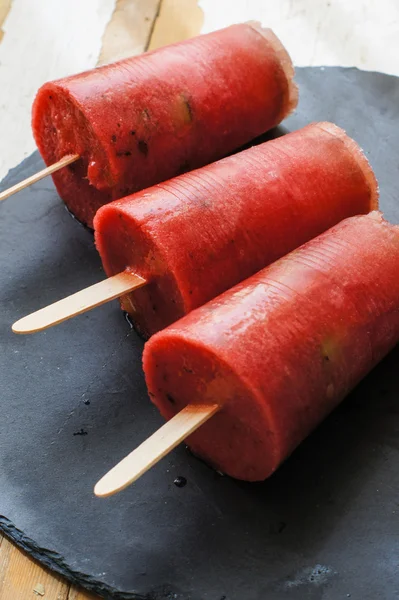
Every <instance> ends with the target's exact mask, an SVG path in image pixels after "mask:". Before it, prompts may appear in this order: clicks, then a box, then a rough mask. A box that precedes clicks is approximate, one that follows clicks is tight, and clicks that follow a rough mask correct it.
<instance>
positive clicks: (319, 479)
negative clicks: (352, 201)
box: [0, 68, 399, 600]
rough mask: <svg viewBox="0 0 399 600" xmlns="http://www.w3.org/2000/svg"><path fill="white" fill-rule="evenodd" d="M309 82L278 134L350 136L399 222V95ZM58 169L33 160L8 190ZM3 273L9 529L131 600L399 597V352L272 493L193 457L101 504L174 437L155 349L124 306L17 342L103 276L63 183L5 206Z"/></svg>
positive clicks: (350, 77)
mask: <svg viewBox="0 0 399 600" xmlns="http://www.w3.org/2000/svg"><path fill="white" fill-rule="evenodd" d="M297 80H298V82H299V85H300V91H301V100H300V105H299V109H298V111H297V114H296V115H294V116H293V117H291V118H290V119H289V120H288V121H287V122H286V123H285V124H284V128H285V129H284V128H280V130H279V131H278V132H275V133H282V132H283V131H284V130H287V129H296V128H299V127H301V126H302V125H305V124H306V123H307V122H309V121H314V120H321V119H329V120H332V121H335V122H337V124H339V125H341V126H343V127H344V128H346V129H347V131H348V133H349V134H350V135H353V136H354V137H355V138H356V139H357V140H358V141H359V143H360V144H361V145H362V146H363V147H364V149H365V151H366V153H367V155H368V156H369V158H370V160H371V163H372V165H373V166H374V168H375V170H376V173H377V176H378V177H379V180H380V187H381V207H382V209H383V210H384V211H385V214H386V216H387V217H388V218H389V219H390V220H392V221H394V222H399V203H398V197H397V181H398V180H399V161H398V150H399V141H398V140H399V125H398V123H399V119H398V116H399V115H398V113H399V80H398V79H396V78H394V77H389V76H387V75H381V74H373V73H364V72H360V71H357V70H355V69H349V70H346V69H341V68H325V69H324V70H322V69H316V68H314V69H311V68H305V69H299V70H298V75H297ZM40 165H41V161H40V159H39V158H38V156H37V155H36V154H35V155H33V156H32V157H30V158H29V159H27V160H26V161H25V162H24V163H22V165H20V166H19V167H17V168H16V169H15V170H14V171H13V172H11V173H10V174H9V176H8V178H7V180H6V181H4V182H3V184H2V185H3V187H6V186H8V185H10V184H12V183H15V182H16V181H18V180H20V179H21V178H23V177H24V176H26V175H28V174H31V173H33V172H34V171H36V170H37V169H38V168H39V166H40ZM0 260H1V268H0V298H1V306H2V309H1V312H0V340H1V341H0V343H1V361H0V382H1V383H0V386H1V394H0V409H1V419H0V450H1V451H0V515H3V516H1V517H0V528H1V529H2V530H3V531H5V532H7V534H8V535H10V536H11V537H12V538H13V539H14V540H15V541H16V542H17V544H19V545H20V546H22V547H24V548H25V549H27V550H28V552H29V553H30V554H32V555H33V556H35V557H36V558H38V559H39V560H40V561H41V562H42V563H44V564H46V565H48V566H50V567H51V568H53V569H55V570H57V571H59V572H60V573H62V574H64V575H66V576H67V577H68V578H69V579H70V580H72V581H74V582H79V583H80V584H82V585H83V586H85V587H87V588H89V589H92V590H95V591H97V592H100V593H102V594H104V595H108V596H109V595H112V597H113V598H117V599H121V598H123V599H125V598H142V599H144V598H145V599H146V600H150V599H152V600H155V599H157V600H159V599H163V600H166V599H167V600H172V599H176V600H222V598H223V599H225V600H243V599H244V598H245V600H264V599H265V598H267V600H286V599H288V600H299V599H300V600H303V599H304V598H309V599H311V600H321V599H323V600H337V599H338V598H346V597H349V596H348V594H351V596H350V598H351V600H360V599H361V600H375V598H379V600H393V598H396V597H397V595H398V594H399V588H398V577H397V573H398V570H397V569H398V551H399V542H398V540H399V526H398V514H399V513H398V511H399V507H398V498H399V475H398V469H397V465H398V460H399V441H398V439H399V437H398V431H399V401H398V398H399V377H398V375H397V361H398V358H399V352H398V351H395V352H393V353H392V354H391V355H390V356H389V357H388V358H387V359H386V360H385V361H384V363H382V364H381V365H380V366H379V367H378V368H377V369H376V370H375V371H374V372H373V373H372V374H371V376H369V377H368V378H367V380H365V381H364V382H363V383H362V384H361V385H360V387H359V388H358V389H357V390H356V391H355V393H353V394H352V395H351V397H350V398H348V399H347V400H346V401H345V402H344V403H343V404H342V406H341V407H340V408H339V409H338V410H337V411H336V412H334V413H333V414H332V415H331V416H330V417H329V418H328V419H327V420H326V421H325V423H324V424H323V425H322V426H321V427H319V428H318V430H317V431H316V432H315V433H314V434H313V435H312V436H310V437H309V438H308V439H307V440H306V441H305V442H304V443H303V444H302V445H301V447H300V448H299V449H298V450H297V451H296V452H295V453H294V454H293V456H292V457H291V458H290V459H289V460H288V461H287V462H286V463H285V465H284V466H283V467H282V468H281V469H279V471H278V472H277V473H276V474H275V475H274V476H273V477H272V478H271V479H269V480H268V481H266V482H265V483H262V484H252V485H250V484H244V483H238V482H235V481H233V480H231V479H229V478H227V477H221V476H220V475H218V474H216V473H214V472H213V471H212V470H210V469H209V468H208V467H207V466H206V465H204V464H202V463H200V462H199V461H198V460H196V459H195V458H194V457H192V456H191V455H190V454H189V453H188V452H187V451H186V450H185V448H184V447H180V448H178V449H177V450H176V451H174V452H173V453H172V454H171V455H170V456H169V457H168V458H166V459H165V460H163V461H162V462H161V463H160V464H158V465H157V466H156V467H155V468H154V469H153V470H152V471H151V472H149V473H147V474H146V475H145V476H144V477H143V478H142V479H140V480H139V481H138V482H137V483H136V484H134V485H133V486H132V487H130V488H129V489H127V490H126V491H124V492H123V493H121V494H119V495H118V496H115V497H114V498H110V499H108V500H99V499H96V498H95V497H94V496H93V493H92V489H93V485H94V483H95V482H96V481H97V480H98V478H99V477H100V476H101V475H102V474H103V473H104V472H105V471H106V470H107V469H108V468H109V467H111V466H112V465H113V464H114V463H115V462H116V461H117V460H119V459H120V458H121V457H123V456H124V455H125V454H127V453H128V452H129V451H130V450H131V449H132V448H133V447H135V446H136V445H137V444H138V443H139V442H141V441H142V440H143V439H144V438H145V437H146V436H147V435H148V434H150V433H151V432H152V431H154V429H155V428H156V427H158V426H159V425H160V423H161V419H160V417H159V416H158V414H157V412H156V411H155V409H153V407H152V406H151V404H150V402H149V401H148V400H147V398H146V392H145V387H144V382H143V378H142V373H141V350H142V342H141V341H140V340H139V339H138V338H137V336H136V334H135V333H134V332H133V331H131V330H130V329H129V326H128V324H127V323H126V322H125V320H124V318H123V315H122V314H121V313H120V311H119V309H118V306H117V303H116V302H113V303H111V304H109V305H106V306H103V307H101V308H98V309H96V310H94V311H92V312H90V313H87V314H86V315H81V316H80V317H78V318H76V319H75V320H73V321H69V322H66V323H64V324H62V325H60V326H59V327H57V328H54V329H51V330H48V331H46V332H42V333H40V334H37V335H35V336H27V337H19V336H15V335H13V334H12V333H11V330H10V325H11V324H12V322H13V321H15V320H16V319H18V318H20V317H21V316H23V315H24V314H26V313H28V312H30V311H32V310H35V309H37V308H39V307H40V306H43V305H45V304H47V303H48V302H51V301H54V300H56V299H58V298H61V297H63V296H64V295H66V294H68V293H72V292H73V291H75V290H77V289H80V288H81V287H84V286H86V285H88V284H90V283H94V282H95V281H97V280H99V279H101V278H102V276H103V275H102V270H101V265H100V261H99V258H98V256H97V254H96V251H95V250H94V248H93V239H92V235H91V233H90V232H89V231H86V230H85V229H83V227H81V226H79V224H78V223H76V222H75V221H74V220H73V219H71V217H70V215H69V214H68V213H67V212H66V210H65V209H64V207H63V205H62V203H61V201H60V200H59V199H58V198H57V196H56V194H55V192H54V189H53V186H52V184H51V181H50V180H48V181H42V182H40V183H38V184H37V185H36V186H34V187H32V188H31V189H28V190H25V191H24V192H22V193H21V194H19V195H18V196H15V197H13V198H10V199H9V200H7V201H5V202H2V203H1V204H0ZM178 476H181V477H185V478H186V479H187V485H185V486H184V487H181V488H179V487H177V486H176V485H174V483H173V482H174V480H175V479H176V478H177V477H178Z"/></svg>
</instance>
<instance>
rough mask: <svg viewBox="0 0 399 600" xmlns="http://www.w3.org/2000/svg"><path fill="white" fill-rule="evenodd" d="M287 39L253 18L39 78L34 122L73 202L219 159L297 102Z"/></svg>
mask: <svg viewBox="0 0 399 600" xmlns="http://www.w3.org/2000/svg"><path fill="white" fill-rule="evenodd" d="M293 74H294V70H293V67H292V63H291V60H290V58H289V56H288V54H287V52H286V50H285V49H284V47H283V46H282V44H281V42H280V41H279V40H278V39H277V38H276V37H275V36H274V34H273V32H272V31H271V30H268V29H266V30H264V29H262V28H260V27H259V25H257V24H256V23H246V24H240V25H233V26H231V27H228V28H227V29H222V30H220V31H216V32H214V33H210V34H207V35H202V36H199V37H196V38H193V39H190V40H186V41H184V42H181V43H178V44H173V45H171V46H167V47H164V48H160V49H159V50H155V51H152V52H148V53H146V54H143V55H141V56H136V57H133V58H128V59H125V60H122V61H120V62H117V63H114V64H111V65H106V66H103V67H100V68H97V69H94V70H91V71H88V72H86V73H81V74H79V75H74V76H72V77H67V78H65V79H60V80H58V81H54V82H50V83H47V84H45V85H44V86H43V87H41V88H40V90H39V92H38V94H37V97H36V100H35V102H34V105H33V116H32V127H33V133H34V136H35V140H36V143H37V146H38V148H39V151H40V153H41V154H42V156H43V158H44V160H45V162H46V164H48V165H49V164H52V163H54V162H55V161H57V160H59V159H60V158H61V157H62V156H64V155H66V154H79V155H80V156H81V159H80V160H79V162H77V163H74V164H72V165H70V166H69V167H66V168H64V169H62V170H61V171H59V172H57V173H55V174H54V175H53V178H54V182H55V185H56V187H57V190H58V192H59V194H60V196H61V198H62V199H63V200H64V201H65V202H66V204H67V206H68V208H69V209H70V210H71V211H72V212H73V213H74V214H75V215H76V217H77V218H78V219H80V220H81V221H82V222H84V223H87V224H88V225H89V226H92V223H93V218H94V215H95V213H96V211H97V209H98V208H99V207H100V206H102V205H103V204H105V203H107V202H109V201H111V200H112V199H116V198H121V197H123V196H126V195H127V194H131V193H133V192H136V191H138V190H142V189H144V188H146V187H148V186H150V185H154V184H155V183H158V182H160V181H164V180H165V179H169V178H171V177H174V176H175V175H178V174H180V173H182V172H185V171H188V170H191V169H194V168H197V167H200V166H202V165H204V164H207V163H209V162H212V161H214V160H216V159H218V158H221V157H222V156H225V155H226V154H228V153H229V152H231V151H233V150H235V149H236V148H238V147H240V146H241V145H242V144H244V143H246V142H248V141H249V140H251V139H253V138H254V137H256V136H258V135H260V134H261V133H264V132H265V131H268V130H269V129H271V128H272V127H274V126H275V125H277V124H278V123H280V121H282V120H283V119H284V118H285V117H286V116H287V115H288V114H289V113H290V112H291V111H292V110H293V108H295V106H296V104H297V88H296V86H295V84H294V82H293V81H292V78H293Z"/></svg>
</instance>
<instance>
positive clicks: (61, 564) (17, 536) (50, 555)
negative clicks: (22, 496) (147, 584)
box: [0, 515, 155, 600]
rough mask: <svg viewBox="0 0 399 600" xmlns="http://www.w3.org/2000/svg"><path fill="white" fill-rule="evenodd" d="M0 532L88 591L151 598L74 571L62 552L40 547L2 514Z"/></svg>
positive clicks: (118, 599)
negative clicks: (119, 588)
mask: <svg viewBox="0 0 399 600" xmlns="http://www.w3.org/2000/svg"><path fill="white" fill-rule="evenodd" d="M0 532H1V533H2V534H4V535H5V536H6V537H7V538H9V539H10V540H11V541H12V542H13V543H14V544H15V545H16V546H18V548H20V549H21V550H23V551H24V552H27V553H28V554H29V555H30V556H31V557H32V558H33V559H35V560H37V561H39V562H40V564H42V565H43V566H45V567H47V568H48V569H50V570H51V571H54V572H56V573H58V574H59V575H61V576H62V577H65V578H66V579H67V580H68V582H70V583H72V584H73V585H77V586H79V587H82V588H85V589H86V590H87V591H89V592H93V593H95V594H98V595H100V596H103V597H104V598H107V597H109V598H112V599H113V600H151V596H148V595H146V596H142V595H137V594H134V593H126V592H120V591H118V590H116V589H115V588H112V587H110V586H108V585H106V584H103V583H100V582H99V581H97V580H96V579H94V578H93V577H90V575H87V574H86V573H82V572H81V571H73V570H72V569H71V568H70V567H69V566H68V565H67V564H66V562H65V561H64V558H63V557H62V556H61V555H60V554H58V553H57V552H53V551H52V550H49V549H48V548H40V546H38V545H37V544H36V543H35V542H34V541H33V540H32V539H31V538H29V537H28V536H26V535H25V534H24V533H23V531H20V530H19V529H17V527H15V525H14V524H13V523H12V522H11V521H9V519H7V518H6V517H4V516H2V515H0ZM154 600H155V598H154Z"/></svg>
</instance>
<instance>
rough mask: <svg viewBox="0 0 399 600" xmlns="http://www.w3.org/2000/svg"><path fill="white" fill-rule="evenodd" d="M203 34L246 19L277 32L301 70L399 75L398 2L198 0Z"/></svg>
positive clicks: (355, 0)
mask: <svg viewBox="0 0 399 600" xmlns="http://www.w3.org/2000/svg"><path fill="white" fill-rule="evenodd" d="M199 3H200V6H201V8H202V9H203V11H204V13H205V22H204V28H203V31H204V32H205V31H212V30H214V29H218V28H219V27H224V26H226V25H229V24H231V23H235V22H240V21H245V20H248V19H257V20H260V21H261V22H262V23H263V25H265V26H268V27H271V28H272V29H274V30H275V31H276V33H277V35H278V36H279V37H281V39H282V41H283V43H284V44H285V45H286V46H287V48H288V50H289V52H290V54H291V55H292V57H293V60H294V63H295V64H296V65H298V66H307V65H330V66H331V65H341V66H350V67H352V66H356V67H358V68H360V69H365V70H375V71H381V72H385V73H390V74H393V75H399V60H398V57H399V2H398V0H378V1H377V0H235V1H234V2H232V1H231V0H218V1H217V2H215V1H214V0H199Z"/></svg>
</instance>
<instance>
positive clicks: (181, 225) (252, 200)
mask: <svg viewBox="0 0 399 600" xmlns="http://www.w3.org/2000/svg"><path fill="white" fill-rule="evenodd" d="M377 202H378V190H377V182H376V180H375V177H374V175H373V172H372V170H371V167H370V165H369V164H368V162H367V160H366V158H365V157H364V155H363V154H362V152H361V150H360V149H359V147H358V146H357V144H356V143H355V142H354V141H353V140H352V139H351V138H349V137H348V136H347V135H346V134H345V132H344V131H343V130H342V129H340V128H338V127H336V126H335V125H332V124H331V123H318V124H312V125H308V126H307V127H305V128H303V129H301V130H299V131H296V132H294V133H290V134H287V135H285V136H283V137H281V138H278V139H276V140H273V141H270V142H267V143H265V144H262V145H260V146H255V147H253V148H250V149H249V150H246V151H243V152H241V153H239V154H236V155H234V156H230V157H228V158H225V159H223V160H221V161H219V162H217V163H214V164H212V165H208V166H206V167H204V168H202V169H200V170H198V171H195V172H192V173H187V174H185V175H183V176H181V177H179V178H176V179H173V180H171V181H169V182H166V183H163V184H161V185H158V186H155V187H152V188H150V189H148V190H146V191H145V193H143V194H136V195H134V196H131V197H128V198H126V199H123V200H119V201H116V202H113V203H111V204H108V205H107V206H104V207H103V208H101V209H100V210H99V212H98V213H97V216H96V219H95V239H96V245H97V248H98V250H99V252H100V255H101V259H102V262H103V265H104V269H105V272H106V274H107V275H108V276H112V275H115V274H116V273H119V272H121V271H124V270H125V269H126V268H128V269H129V270H131V271H132V272H134V273H136V274H138V275H140V276H141V277H143V278H144V279H145V280H146V281H147V285H145V286H143V287H141V288H140V289H137V290H135V291H134V292H132V293H130V294H128V295H125V296H123V297H122V299H121V305H122V308H123V310H125V311H127V312H128V313H129V315H130V316H131V318H132V320H133V322H134V324H135V326H136V328H137V329H138V331H139V332H140V333H141V334H142V335H143V336H144V337H149V336H150V335H152V334H153V333H155V332H156V331H159V330H160V329H163V328H164V327H165V326H167V325H169V324H170V323H172V322H173V321H176V320H178V319H179V318H180V317H182V316H183V315H184V314H186V313H188V312H190V311H191V310H193V309H194V308H197V307H198V306H200V305H202V304H204V303H205V302H207V301H208V300H211V299H212V298H214V297H215V296H217V295H218V294H220V293H222V292H223V291H225V290H226V289H228V288H230V287H231V286H233V285H235V284H236V283H238V282H239V281H242V280H243V279H245V278H247V277H249V276H250V275H252V274H253V273H255V272H256V271H259V269H261V268H263V267H265V266H266V265H268V264H270V263H271V262H273V261H274V260H276V259H277V258H280V257H281V256H283V255H284V254H286V253H287V252H290V251H291V250H293V249H294V248H296V247H298V246H300V245H301V244H303V243H304V242H306V241H308V240H309V239H311V238H313V237H315V236H317V235H318V234H319V233H322V232H323V231H325V230H326V229H328V228H329V227H331V226H332V225H335V224H336V223H338V222H339V221H341V220H342V219H344V218H346V217H349V216H352V215H356V214H361V213H367V212H369V211H370V210H373V209H375V208H377Z"/></svg>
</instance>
